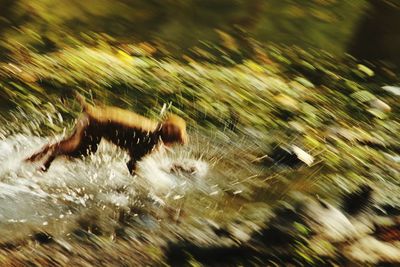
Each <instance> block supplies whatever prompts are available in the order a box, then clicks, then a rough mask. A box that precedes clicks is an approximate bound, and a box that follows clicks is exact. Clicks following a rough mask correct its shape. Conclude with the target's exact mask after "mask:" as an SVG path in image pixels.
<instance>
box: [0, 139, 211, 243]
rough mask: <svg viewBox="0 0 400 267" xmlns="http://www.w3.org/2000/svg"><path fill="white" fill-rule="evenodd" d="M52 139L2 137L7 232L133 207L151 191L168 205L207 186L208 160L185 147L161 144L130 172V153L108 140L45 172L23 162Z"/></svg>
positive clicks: (1, 200)
mask: <svg viewBox="0 0 400 267" xmlns="http://www.w3.org/2000/svg"><path fill="white" fill-rule="evenodd" d="M48 141H49V140H48V139H46V138H38V137H34V136H31V135H22V134H17V135H13V136H10V137H7V138H5V139H3V140H0V229H1V230H0V235H1V236H3V237H7V236H11V235H13V236H14V237H15V231H16V230H17V229H18V230H17V231H18V232H20V233H23V232H24V231H26V232H28V231H29V229H31V228H34V227H38V226H47V225H49V224H57V223H59V222H62V221H64V222H65V221H66V220H67V219H68V218H69V217H73V216H76V215H77V214H78V213H79V212H82V211H84V210H87V209H90V208H91V207H93V206H96V207H102V206H111V207H130V206H132V205H135V203H136V202H138V201H140V200H141V199H143V198H146V197H147V198H148V197H149V196H150V198H151V199H153V200H154V201H156V202H158V203H161V204H164V203H165V202H166V201H168V200H169V199H179V198H181V197H183V196H184V195H185V194H186V193H188V192H189V191H191V190H199V189H200V190H203V189H204V188H205V187H206V186H207V183H206V181H205V179H204V177H205V176H206V174H207V172H208V164H207V163H206V162H205V161H202V160H199V159H195V158H194V157H193V156H191V154H190V152H188V151H187V150H184V149H176V150H174V151H167V150H162V149H161V150H160V151H157V152H155V153H153V154H151V155H149V156H147V157H145V158H144V159H143V160H142V161H141V162H140V163H139V164H138V171H137V175H136V176H132V175H130V174H129V172H128V169H127V167H126V162H127V161H128V156H127V154H126V153H125V152H123V151H122V150H120V149H118V148H117V147H115V146H113V145H111V144H109V143H107V142H102V143H101V144H100V146H99V149H98V152H97V153H96V154H93V155H90V156H89V157H86V158H81V159H66V158H63V157H60V158H57V159H56V160H55V161H54V163H53V164H52V165H51V167H50V169H49V170H48V171H47V172H45V173H42V172H39V171H36V169H37V167H38V165H37V164H31V163H24V162H23V159H24V158H25V157H27V156H29V155H30V154H31V153H33V151H36V150H37V149H39V148H40V147H41V146H42V145H43V144H45V143H47V142H48ZM21 229H25V230H21ZM0 241H1V240H0Z"/></svg>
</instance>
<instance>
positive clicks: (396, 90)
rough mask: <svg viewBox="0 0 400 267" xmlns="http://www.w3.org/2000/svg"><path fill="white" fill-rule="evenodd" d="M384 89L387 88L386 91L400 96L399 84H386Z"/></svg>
mask: <svg viewBox="0 0 400 267" xmlns="http://www.w3.org/2000/svg"><path fill="white" fill-rule="evenodd" d="M382 89H383V90H385V91H386V92H389V93H391V94H393V95H395V96H400V87H398V86H389V85H386V86H383V87H382Z"/></svg>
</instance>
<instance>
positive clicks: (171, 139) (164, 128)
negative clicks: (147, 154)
mask: <svg viewBox="0 0 400 267" xmlns="http://www.w3.org/2000/svg"><path fill="white" fill-rule="evenodd" d="M161 139H162V141H163V142H164V144H165V145H172V144H173V143H180V144H186V143H187V142H188V137H187V133H186V122H185V121H184V120H183V119H182V118H181V117H179V116H176V115H169V116H168V117H167V119H166V120H165V121H164V122H163V123H162V125H161Z"/></svg>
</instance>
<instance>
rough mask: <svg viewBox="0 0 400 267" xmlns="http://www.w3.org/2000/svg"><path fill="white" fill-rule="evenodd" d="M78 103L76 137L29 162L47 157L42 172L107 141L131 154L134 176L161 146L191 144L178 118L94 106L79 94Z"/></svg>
mask: <svg viewBox="0 0 400 267" xmlns="http://www.w3.org/2000/svg"><path fill="white" fill-rule="evenodd" d="M77 100H78V102H79V103H80V104H81V105H82V108H83V114H82V115H81V116H80V117H79V119H78V121H77V123H76V126H75V129H74V132H73V134H72V135H71V136H69V137H68V138H65V139H63V140H61V141H59V142H56V143H52V144H47V145H45V146H44V147H43V148H42V149H41V150H40V151H38V152H37V153H35V154H33V155H32V156H30V157H29V158H27V159H25V161H28V162H36V161H39V160H42V158H44V157H46V156H47V158H46V160H45V161H44V163H43V164H42V166H41V170H42V171H47V170H48V168H49V167H50V165H51V163H52V161H53V160H54V159H55V158H56V157H58V156H61V155H65V156H69V157H80V156H87V155H88V154H90V153H95V152H96V151H97V148H98V145H99V143H100V140H101V139H102V138H104V139H106V140H108V141H110V142H111V143H113V144H115V145H117V146H118V147H120V148H122V149H125V150H126V151H127V152H128V153H129V156H130V160H129V161H128V162H127V167H128V169H129V172H130V173H131V174H132V175H133V174H135V169H136V163H137V162H138V161H139V160H140V159H142V158H143V157H144V156H145V155H147V154H149V153H151V152H152V151H153V150H154V149H155V148H156V147H157V146H159V145H160V144H164V145H166V146H171V145H173V144H175V143H179V144H182V145H183V144H186V143H187V140H188V137H187V133H186V122H185V121H184V120H183V119H182V118H180V117H179V116H177V115H170V116H168V117H167V118H166V119H165V120H164V121H163V122H156V121H153V120H151V119H148V118H145V117H143V116H140V115H138V114H136V113H134V112H131V111H128V110H125V109H121V108H118V107H112V106H101V107H100V106H93V105H90V104H88V103H87V102H86V101H85V99H84V97H83V96H81V95H80V94H77Z"/></svg>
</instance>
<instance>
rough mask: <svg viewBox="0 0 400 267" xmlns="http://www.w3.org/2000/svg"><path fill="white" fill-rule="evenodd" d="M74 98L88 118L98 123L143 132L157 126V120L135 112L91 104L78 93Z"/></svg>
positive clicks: (152, 129)
mask: <svg viewBox="0 0 400 267" xmlns="http://www.w3.org/2000/svg"><path fill="white" fill-rule="evenodd" d="M76 99H77V100H78V102H79V103H80V104H81V106H82V108H83V111H84V112H85V113H86V114H87V115H88V116H89V117H90V119H91V120H94V121H96V122H97V123H99V124H102V125H107V124H109V123H110V122H113V123H114V124H118V125H121V126H124V127H127V128H133V129H137V130H140V131H143V132H154V131H155V130H156V129H157V127H158V122H156V121H153V120H151V119H148V118H146V117H143V116H141V115H139V114H137V113H135V112H132V111H129V110H125V109H122V108H118V107H113V106H93V105H90V104H89V103H87V102H86V100H85V98H84V97H83V96H82V95H80V94H78V93H77V95H76Z"/></svg>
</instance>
